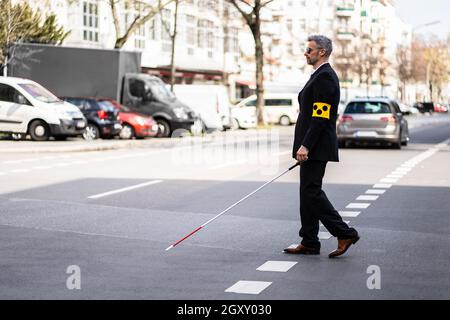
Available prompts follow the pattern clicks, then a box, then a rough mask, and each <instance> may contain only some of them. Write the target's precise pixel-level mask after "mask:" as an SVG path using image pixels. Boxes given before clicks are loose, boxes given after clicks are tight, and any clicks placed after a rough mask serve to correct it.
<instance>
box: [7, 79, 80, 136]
mask: <svg viewBox="0 0 450 320" xmlns="http://www.w3.org/2000/svg"><path fill="white" fill-rule="evenodd" d="M86 124H87V121H86V119H85V117H84V116H83V114H82V113H81V111H80V109H78V108H77V107H76V106H74V105H72V104H70V103H67V102H64V101H62V100H60V99H58V98H57V97H56V96H55V95H53V94H52V93H51V92H49V91H48V90H47V89H45V88H44V87H42V86H41V85H39V84H38V83H36V82H34V81H31V80H26V79H20V78H12V77H0V132H5V133H12V134H21V135H26V134H29V135H30V136H31V139H33V140H35V141H45V140H48V139H49V137H50V136H54V137H55V139H57V140H63V139H65V138H66V137H69V136H78V135H82V134H83V131H84V129H85V128H86Z"/></svg>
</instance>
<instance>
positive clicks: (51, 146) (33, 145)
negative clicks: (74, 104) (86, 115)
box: [0, 139, 168, 153]
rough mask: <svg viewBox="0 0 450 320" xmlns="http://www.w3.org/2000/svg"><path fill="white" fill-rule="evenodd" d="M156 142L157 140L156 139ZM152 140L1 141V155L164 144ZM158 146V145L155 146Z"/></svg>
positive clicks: (100, 149)
mask: <svg viewBox="0 0 450 320" xmlns="http://www.w3.org/2000/svg"><path fill="white" fill-rule="evenodd" d="M155 140H156V139H155ZM162 140H168V139H157V141H152V140H116V139H115V140H95V141H85V140H83V139H68V140H67V141H43V142H37V141H30V140H26V141H14V140H0V153H48V152H86V151H103V150H117V149H128V148H139V147H141V148H142V147H148V146H150V145H153V144H155V142H156V143H157V144H159V143H161V142H163V141H162ZM155 145H156V144H155Z"/></svg>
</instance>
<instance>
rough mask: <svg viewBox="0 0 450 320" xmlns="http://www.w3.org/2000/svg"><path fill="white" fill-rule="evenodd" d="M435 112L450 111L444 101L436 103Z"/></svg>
mask: <svg viewBox="0 0 450 320" xmlns="http://www.w3.org/2000/svg"><path fill="white" fill-rule="evenodd" d="M434 112H448V108H447V106H446V105H444V104H443V103H435V104H434Z"/></svg>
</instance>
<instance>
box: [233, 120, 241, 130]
mask: <svg viewBox="0 0 450 320" xmlns="http://www.w3.org/2000/svg"><path fill="white" fill-rule="evenodd" d="M240 127H241V126H240V125H239V121H238V120H237V119H236V118H233V119H231V129H232V130H238V129H239V128H240Z"/></svg>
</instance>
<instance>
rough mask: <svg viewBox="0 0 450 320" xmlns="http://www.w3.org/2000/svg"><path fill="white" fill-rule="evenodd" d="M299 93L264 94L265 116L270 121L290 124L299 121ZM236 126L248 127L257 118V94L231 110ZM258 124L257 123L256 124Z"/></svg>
mask: <svg viewBox="0 0 450 320" xmlns="http://www.w3.org/2000/svg"><path fill="white" fill-rule="evenodd" d="M299 110H300V108H299V104H298V98H297V94H294V93H266V94H264V118H265V120H266V121H267V122H268V123H275V124H280V125H282V126H288V125H291V124H293V123H296V122H297V117H298V114H299ZM231 113H232V117H233V122H234V127H236V126H239V127H240V128H248V127H252V126H253V121H254V120H253V119H255V120H256V95H252V96H250V97H248V98H246V99H244V100H242V101H240V102H239V103H238V104H237V105H236V106H235V107H234V108H233V109H232V111H231ZM255 125H256V124H255Z"/></svg>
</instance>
